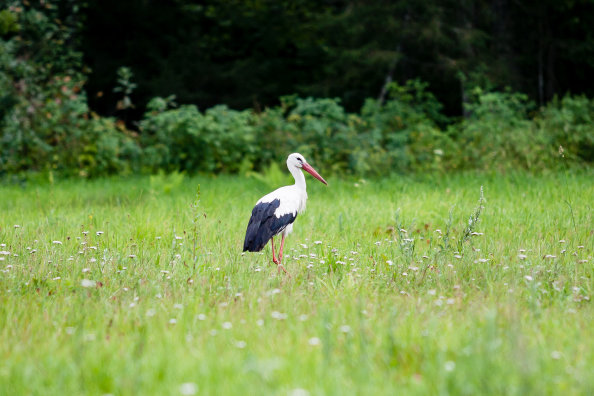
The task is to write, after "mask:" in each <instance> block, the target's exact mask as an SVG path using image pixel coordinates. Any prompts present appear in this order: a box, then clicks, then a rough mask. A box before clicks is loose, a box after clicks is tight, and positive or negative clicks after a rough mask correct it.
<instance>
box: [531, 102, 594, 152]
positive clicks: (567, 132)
mask: <svg viewBox="0 0 594 396" xmlns="http://www.w3.org/2000/svg"><path fill="white" fill-rule="evenodd" d="M535 123H536V125H535V127H536V128H537V129H538V130H539V131H540V132H541V133H542V134H543V135H546V136H548V138H549V139H550V144H549V148H550V150H551V151H552V152H557V148H558V147H559V146H562V147H563V148H564V155H565V156H566V158H568V160H569V161H571V162H574V163H590V164H591V163H592V162H594V100H590V99H588V98H586V97H585V96H570V95H567V96H565V97H563V99H561V100H559V99H558V98H555V99H554V100H553V101H552V102H551V103H549V104H548V105H547V106H546V107H545V108H544V109H542V111H541V112H540V113H539V115H538V116H537V117H536V119H535Z"/></svg>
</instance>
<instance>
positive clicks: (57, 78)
mask: <svg viewBox="0 0 594 396" xmlns="http://www.w3.org/2000/svg"><path fill="white" fill-rule="evenodd" d="M11 10H12V11H8V10H4V11H3V12H2V14H1V15H0V17H1V18H2V19H3V20H6V18H8V17H7V15H9V14H10V16H11V18H13V19H14V20H15V21H16V22H15V23H13V24H10V25H7V24H6V23H5V22H2V23H0V25H1V26H2V29H3V30H2V33H3V34H2V38H1V39H0V92H1V93H0V117H1V118H0V169H2V171H3V172H5V173H20V172H23V171H31V170H32V171H47V170H51V171H55V172H56V173H60V174H65V175H80V176H84V177H87V176H99V175H105V174H113V173H125V172H128V171H130V170H131V169H132V168H133V167H134V166H135V165H136V164H137V163H138V160H137V159H138V158H139V157H140V151H139V146H138V145H137V144H136V142H135V139H134V137H133V136H132V134H131V133H130V132H129V131H127V130H126V129H125V128H124V127H123V126H117V125H116V122H115V121H114V120H112V119H109V118H100V117H97V116H93V115H92V114H91V113H90V111H89V109H88V106H87V98H86V95H85V94H84V92H83V90H82V87H83V85H84V81H85V80H84V77H83V74H82V73H81V71H80V70H81V69H82V66H81V62H80V60H81V54H80V53H79V52H77V51H76V50H74V49H73V48H71V47H69V46H65V45H64V43H65V41H67V40H71V39H72V32H73V28H72V27H69V26H66V25H64V24H63V23H62V22H61V21H60V20H59V19H57V15H56V11H55V10H54V9H53V8H52V6H51V5H49V4H48V6H47V7H42V8H41V9H39V10H38V9H35V8H31V7H25V6H23V5H22V4H21V5H20V6H19V7H16V6H15V7H12V8H11ZM9 19H10V18H9ZM11 20H12V19H11ZM5 26H10V29H7V28H6V27H5Z"/></svg>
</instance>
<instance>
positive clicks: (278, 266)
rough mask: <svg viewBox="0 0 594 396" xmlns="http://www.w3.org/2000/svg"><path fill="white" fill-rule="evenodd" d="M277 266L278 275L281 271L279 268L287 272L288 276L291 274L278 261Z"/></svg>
mask: <svg viewBox="0 0 594 396" xmlns="http://www.w3.org/2000/svg"><path fill="white" fill-rule="evenodd" d="M277 268H278V274H279V275H280V272H281V270H283V271H285V274H287V275H288V276H289V278H290V277H291V274H289V273H288V272H287V270H286V269H285V267H284V266H283V265H282V264H280V263H277Z"/></svg>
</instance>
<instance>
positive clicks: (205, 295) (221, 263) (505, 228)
mask: <svg viewBox="0 0 594 396" xmlns="http://www.w3.org/2000/svg"><path fill="white" fill-rule="evenodd" d="M322 174H323V172H322ZM307 180H308V184H309V202H308V210H307V212H306V213H304V214H303V215H301V216H299V217H298V219H297V222H296V225H295V231H294V233H293V234H292V235H291V236H289V238H288V239H287V244H286V249H285V253H286V256H285V263H284V264H285V267H286V268H287V270H288V271H289V272H290V273H291V275H292V277H291V278H288V277H286V276H284V275H282V276H278V275H277V271H276V268H275V267H274V266H273V265H271V264H270V261H269V260H270V248H269V246H267V247H266V248H265V250H264V254H257V253H255V254H246V255H242V253H241V248H242V244H243V236H244V232H245V228H246V225H247V221H248V219H249V215H250V211H251V208H252V205H253V204H254V203H255V201H256V200H257V199H258V198H259V197H260V196H261V195H263V194H264V193H266V192H268V191H270V190H271V189H272V188H273V187H276V185H275V186H272V185H270V184H273V183H270V182H268V183H267V181H266V179H262V178H259V179H256V178H251V179H246V178H234V177H220V178H207V177H198V178H185V179H182V178H181V177H175V176H172V177H163V176H160V177H153V178H150V179H149V178H136V179H132V180H125V179H115V178H114V179H106V180H98V181H89V182H84V181H62V182H58V183H56V184H54V185H49V184H48V185H29V186H26V187H24V188H23V187H16V186H7V185H3V186H0V197H1V198H0V244H5V245H2V246H1V247H0V250H1V251H4V252H10V254H3V255H1V256H0V257H2V259H3V261H0V269H2V272H0V339H1V342H0V394H3V395H9V394H10V395H16V394H33V395H66V394H72V395H74V394H93V395H95V394H96V395H100V394H107V393H110V394H113V395H131V394H154V395H165V394H172V395H176V394H180V393H184V392H185V393H186V394H191V393H192V391H196V394H205V395H206V394H212V395H214V394H251V395H269V394H270V395H298V394H299V395H303V394H307V393H306V392H308V393H309V394H310V395H321V394H336V395H344V394H360V395H376V394H386V395H394V394H431V395H434V394H471V395H476V394H496V395H502V394H506V395H528V394H533V395H547V394H563V395H571V394H583V395H586V394H592V392H594V375H592V367H594V337H592V334H593V333H592V324H593V323H594V315H593V313H594V310H593V308H592V302H591V298H592V292H593V290H594V282H593V278H594V260H593V257H592V256H593V250H594V242H593V238H594V236H593V233H594V222H593V220H594V211H593V209H592V205H593V203H594V183H593V180H594V174H593V173H592V172H585V173H580V174H570V175H565V174H550V175H544V176H530V175H522V174H517V175H508V176H488V175H471V174H466V175H458V176H450V177H426V178H397V177H394V178H390V179H385V180H378V181H367V182H365V181H357V182H354V181H341V180H335V179H332V178H330V179H329V180H328V181H329V183H330V185H329V186H328V187H325V186H323V185H321V184H320V183H317V182H316V181H315V180H314V179H312V178H310V177H308V179H307ZM275 182H276V181H275ZM198 185H200V190H201V194H200V201H199V203H198V206H197V207H194V208H193V207H192V204H193V203H194V201H195V200H196V190H197V186H198ZM480 186H484V196H485V199H486V202H485V203H484V204H483V206H484V209H483V210H482V212H481V213H480V222H479V223H478V225H475V228H474V229H472V230H469V231H472V232H475V233H479V235H473V236H470V237H469V239H468V240H467V241H465V242H464V243H462V244H461V245H460V246H461V247H462V249H461V250H462V251H460V252H457V250H458V246H459V239H460V238H461V237H462V235H463V232H464V229H465V228H466V227H467V225H468V218H469V217H470V216H471V215H472V214H474V213H476V211H477V206H478V205H479V203H478V200H479V196H480V192H479V191H480ZM14 225H19V226H20V227H18V228H15V226H14ZM400 229H403V230H406V233H405V232H403V231H400ZM438 230H440V231H438ZM448 230H449V232H448ZM83 231H84V232H85V233H83ZM87 231H88V234H86V232H87ZM99 231H103V234H101V235H97V232H99ZM440 232H441V233H440ZM176 236H177V237H178V239H176ZM446 236H447V243H446V241H445V239H446ZM411 240H412V241H411ZM561 240H563V241H564V243H562V242H560V241H561ZM53 241H59V242H61V243H54V242H53ZM316 241H321V243H317V244H316ZM521 249H525V252H524V251H521ZM520 254H524V255H525V256H526V258H525V259H521V258H520V257H519V255H520ZM547 255H553V256H555V257H550V258H547ZM456 256H459V258H457V257H456ZM84 279H87V280H91V281H96V282H98V283H97V284H96V286H94V287H83V284H82V282H83V280H84ZM187 383H191V384H195V386H194V385H182V384H187ZM300 390H304V391H305V392H304V391H300Z"/></svg>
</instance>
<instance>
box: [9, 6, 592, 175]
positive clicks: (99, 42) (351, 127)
mask: <svg viewBox="0 0 594 396" xmlns="http://www.w3.org/2000/svg"><path fill="white" fill-rule="evenodd" d="M593 26H594V0H572V1H554V0H541V1H536V0H488V1H487V0H477V1H467V0H462V1H452V0H441V1H437V0H426V1H411V0H399V1H373V2H371V1H354V0H326V1H314V0H299V1H282V0H251V1H237V0H229V1H223V0H212V1H191V0H170V1H151V0H128V1H119V0H102V1H78V0H56V1H49V0H8V1H7V0H4V1H3V2H0V92H1V93H0V132H1V135H0V143H2V148H1V149H0V174H20V173H22V172H28V171H51V172H57V173H64V174H78V175H81V176H93V175H103V174H109V173H130V172H138V171H146V172H154V171H157V170H167V171H174V170H183V171H189V172H195V171H207V172H242V171H246V170H250V169H256V170H262V169H264V168H266V167H267V166H268V165H269V164H271V163H272V162H277V161H280V160H282V157H284V156H285V155H286V152H285V151H296V150H300V151H302V152H303V153H304V154H306V155H309V156H311V157H313V158H315V159H316V160H317V161H319V162H321V163H322V164H325V165H327V166H330V167H332V168H333V169H336V170H346V171H349V172H351V173H354V174H367V173H369V172H371V171H372V169H378V171H377V173H382V174H383V173H386V172H391V171H397V172H402V171H408V170H413V171H419V170H421V171H424V170H439V171H447V170H453V169H473V168H478V169H491V168H496V169H512V168H527V169H548V168H551V167H553V166H554V165H553V164H555V163H556V159H555V158H554V157H555V156H557V157H558V156H559V153H560V152H563V158H567V159H568V161H569V162H571V163H574V164H580V166H582V165H588V164H591V163H592V161H593V158H594V127H592V124H593V120H594V102H593V101H592V100H591V99H589V98H592V97H593V96H594V82H593V79H592V77H591V75H592V72H593V71H594V28H593ZM560 146H562V147H560Z"/></svg>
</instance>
